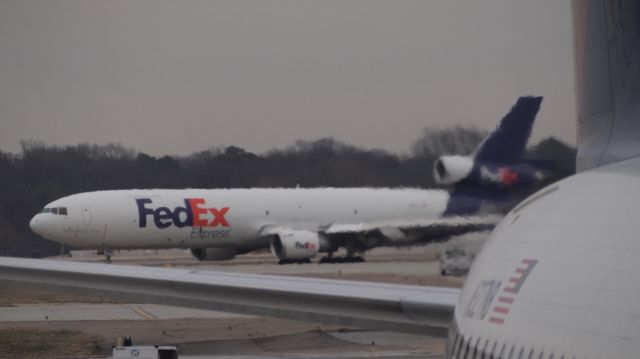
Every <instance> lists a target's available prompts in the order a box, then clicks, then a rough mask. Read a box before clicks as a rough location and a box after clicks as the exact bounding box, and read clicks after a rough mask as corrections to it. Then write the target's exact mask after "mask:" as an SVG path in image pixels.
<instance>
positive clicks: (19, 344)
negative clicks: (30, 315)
mask: <svg viewBox="0 0 640 359" xmlns="http://www.w3.org/2000/svg"><path fill="white" fill-rule="evenodd" d="M102 351H103V350H102V348H101V347H100V346H99V345H98V339H97V338H96V337H94V336H91V335H87V334H84V333H82V332H79V331H72V330H40V329H0V358H5V359H9V358H86V357H87V356H92V355H97V354H103V353H101V352H102Z"/></svg>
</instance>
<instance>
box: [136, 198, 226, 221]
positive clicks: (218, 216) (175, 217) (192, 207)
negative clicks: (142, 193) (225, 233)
mask: <svg viewBox="0 0 640 359" xmlns="http://www.w3.org/2000/svg"><path fill="white" fill-rule="evenodd" d="M136 203H137V204H138V216H139V217H138V226H139V227H140V228H144V227H146V226H147V217H148V216H152V218H153V223H154V224H155V225H156V227H158V228H169V227H170V226H171V225H172V224H173V225H175V226H176V227H178V228H182V227H217V226H222V227H229V222H227V219H226V218H225V215H226V214H227V212H228V211H229V207H223V208H220V209H218V208H215V207H210V208H205V207H204V206H205V205H206V203H205V200H204V199H203V198H185V199H184V207H181V206H178V207H175V208H174V209H173V210H171V209H170V208H169V207H158V208H156V209H153V208H149V207H147V205H148V204H151V203H153V201H152V200H151V198H138V199H136ZM211 215H213V219H212V220H211V221H209V219H210V218H211Z"/></svg>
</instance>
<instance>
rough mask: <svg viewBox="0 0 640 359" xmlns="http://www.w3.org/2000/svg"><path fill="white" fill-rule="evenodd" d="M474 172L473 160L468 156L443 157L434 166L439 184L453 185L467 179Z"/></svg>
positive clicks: (434, 174)
mask: <svg viewBox="0 0 640 359" xmlns="http://www.w3.org/2000/svg"><path fill="white" fill-rule="evenodd" d="M471 171H473V159H472V158H471V157H466V156H441V157H440V158H438V160H437V161H436V163H435V164H434V166H433V177H434V179H435V181H436V182H437V183H440V184H453V183H456V182H459V181H461V180H463V179H465V178H467V177H468V176H469V175H470V174H471Z"/></svg>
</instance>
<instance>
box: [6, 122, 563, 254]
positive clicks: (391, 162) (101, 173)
mask: <svg viewBox="0 0 640 359" xmlns="http://www.w3.org/2000/svg"><path fill="white" fill-rule="evenodd" d="M484 135H485V133H484V132H482V131H479V130H477V129H473V128H464V127H453V128H446V129H438V128H427V129H425V130H424V132H423V134H422V136H421V137H420V138H419V139H418V140H417V141H415V142H414V144H413V145H412V146H411V151H410V153H409V154H405V155H397V154H393V153H390V152H387V151H384V150H380V149H363V148H359V147H356V146H352V145H349V144H346V143H343V142H340V141H336V140H334V139H331V138H323V139H319V140H316V141H297V142H295V143H294V144H293V145H291V146H288V147H286V148H282V149H275V150H272V151H269V152H266V153H263V154H255V153H251V152H248V151H246V150H244V149H242V148H239V147H235V146H229V147H211V148H209V149H207V150H204V151H199V152H195V153H193V154H191V155H189V156H168V155H167V156H159V157H155V156H150V155H148V154H145V153H142V152H138V151H136V150H133V149H130V148H126V147H124V146H122V145H120V144H106V145H96V144H88V143H83V144H78V145H73V146H47V145H45V144H43V143H42V142H35V141H23V142H22V151H21V153H18V154H13V153H7V152H1V151H0V174H1V175H0V255H2V256H23V257H43V256H50V255H55V254H58V253H59V251H60V245H59V244H57V243H54V242H50V241H47V240H44V239H42V238H40V237H39V236H37V235H36V234H34V233H33V232H32V231H31V230H30V229H29V226H28V224H29V220H30V218H31V217H32V216H33V215H34V214H35V213H37V212H38V211H39V210H40V209H41V208H42V207H43V206H44V205H45V204H47V203H49V202H51V201H53V200H55V199H57V198H60V197H63V196H67V195H70V194H74V193H78V192H86V191H96V190H109V189H133V188H138V189H145V188H250V187H298V186H299V187H419V188H433V187H437V186H436V184H435V183H434V180H433V175H432V173H433V163H434V161H435V160H436V159H437V158H438V157H439V156H440V155H442V154H469V153H471V152H472V151H473V149H475V148H476V146H477V145H478V144H479V143H480V141H481V140H482V139H483V138H484ZM529 157H531V158H539V159H549V160H552V161H554V162H555V167H554V170H553V173H552V177H551V178H549V180H548V181H547V182H551V181H555V180H557V179H560V178H563V177H566V176H568V175H570V174H572V173H573V172H574V169H575V149H574V148H572V147H571V146H568V145H567V144H565V143H563V142H561V141H558V140H556V139H554V138H547V139H545V140H542V141H541V142H539V143H537V144H535V145H534V146H532V147H531V148H530V149H529Z"/></svg>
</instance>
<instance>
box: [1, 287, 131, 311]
mask: <svg viewBox="0 0 640 359" xmlns="http://www.w3.org/2000/svg"><path fill="white" fill-rule="evenodd" d="M36 286H37V285H35V284H30V285H29V286H28V287H25V286H24V285H20V284H16V283H14V282H4V281H3V282H0V307H15V306H16V305H20V304H42V303H126V302H122V301H116V300H110V299H105V298H100V297H92V296H86V295H80V294H73V293H64V292H57V291H47V290H42V289H38V288H37V287H36Z"/></svg>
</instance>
